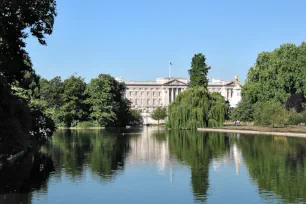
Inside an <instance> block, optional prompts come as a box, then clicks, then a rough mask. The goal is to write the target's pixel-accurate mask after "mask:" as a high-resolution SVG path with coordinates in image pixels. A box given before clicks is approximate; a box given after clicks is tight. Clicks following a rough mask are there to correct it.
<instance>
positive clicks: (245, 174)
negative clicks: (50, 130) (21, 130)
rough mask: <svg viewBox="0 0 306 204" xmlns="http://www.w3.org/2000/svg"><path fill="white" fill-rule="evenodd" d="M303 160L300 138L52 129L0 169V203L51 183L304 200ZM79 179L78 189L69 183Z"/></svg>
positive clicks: (179, 195) (214, 199)
mask: <svg viewBox="0 0 306 204" xmlns="http://www.w3.org/2000/svg"><path fill="white" fill-rule="evenodd" d="M305 162H306V140H305V139H301V138H286V137H276V136H275V137H267V136H249V135H237V134H224V133H200V132H190V131H165V130H163V129H162V128H144V129H141V128H139V129H113V130H90V131H58V132H57V133H56V134H55V135H54V137H53V141H52V142H51V143H50V144H49V145H46V146H44V147H43V148H42V152H40V153H31V152H30V153H29V154H28V155H27V156H26V157H25V158H24V159H23V160H22V161H21V162H20V163H18V164H16V165H13V166H10V167H7V168H5V169H3V170H2V171H0V203H45V202H47V201H49V202H52V201H53V200H54V199H59V198H58V197H54V196H56V195H57V194H56V193H54V189H57V188H59V189H61V191H63V192H65V191H67V190H68V189H73V195H75V197H76V198H74V197H73V196H63V197H61V198H60V199H61V200H60V203H64V202H67V203H70V202H74V203H84V202H88V199H92V198H93V197H94V198H96V200H95V201H96V202H102V201H104V202H107V203H116V201H117V203H121V202H127V203H130V202H133V203H140V201H143V202H145V203H156V202H163V203H169V202H172V201H173V202H174V201H175V200H176V199H177V200H176V201H178V202H183V203H192V202H198V203H221V202H229V203H237V202H238V201H240V202H242V199H243V198H244V197H245V200H244V201H245V202H248V201H253V202H254V203H258V202H272V203H295V202H306V168H305V166H304V165H305V164H306V163H305ZM176 175H177V176H176ZM218 177H222V179H218ZM249 178H251V180H252V182H250V179H249ZM237 183H239V184H237ZM85 184H86V186H87V188H88V189H89V191H86V194H84V189H83V190H81V189H80V188H77V187H78V186H82V185H85ZM223 186H225V187H224V188H225V189H224V190H218V188H219V189H220V188H221V187H223ZM233 186H236V188H239V190H235V191H230V190H231V189H229V188H231V187H233ZM228 187H229V188H228ZM97 188H99V189H100V188H101V189H103V190H101V189H100V190H99V191H98V192H95V191H94V189H97ZM254 189H255V190H254ZM50 192H53V193H52V194H50ZM127 192H128V193H127ZM245 192H246V193H248V197H247V196H243V195H244V193H245ZM148 193H149V194H148ZM161 194H162V195H163V196H159V195H161ZM231 194H235V195H238V196H242V198H239V200H237V196H236V197H235V196H232V195H231ZM242 194H243V195H242ZM65 195H66V194H65ZM108 195H110V196H109V197H108ZM117 195H122V196H117ZM123 195H124V196H123ZM146 195H147V196H146ZM148 195H150V196H148ZM135 199H138V200H135ZM88 203H94V202H88Z"/></svg>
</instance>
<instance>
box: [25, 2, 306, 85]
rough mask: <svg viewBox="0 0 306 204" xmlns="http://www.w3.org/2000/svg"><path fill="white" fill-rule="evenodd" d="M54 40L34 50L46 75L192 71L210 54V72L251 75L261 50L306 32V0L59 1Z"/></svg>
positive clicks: (31, 45) (144, 76) (146, 75)
mask: <svg viewBox="0 0 306 204" xmlns="http://www.w3.org/2000/svg"><path fill="white" fill-rule="evenodd" d="M57 2H58V8H57V10H58V16H57V18H56V21H55V26H54V33H53V34H52V36H49V37H48V38H47V43H48V46H47V47H44V46H40V45H39V44H38V43H37V41H36V40H35V39H33V38H29V39H28V40H27V42H28V45H27V49H28V52H29V53H30V56H31V57H32V61H33V64H34V68H35V69H36V71H37V73H38V74H40V75H41V76H42V77H45V78H47V79H51V78H53V77H55V76H61V77H62V78H64V79H65V78H67V77H69V76H70V75H71V74H73V73H77V74H78V75H81V76H83V77H84V78H85V79H86V81H89V80H90V79H91V78H94V77H96V76H97V75H98V74H100V73H107V74H111V75H112V76H115V77H117V76H122V77H124V78H125V79H128V80H154V79H155V78H157V77H162V76H168V61H169V60H171V61H172V64H173V67H172V73H173V74H172V75H173V76H177V77H188V71H187V70H188V69H189V67H190V63H191V58H192V56H193V55H194V54H195V53H199V52H201V53H203V54H204V55H206V57H207V64H208V65H210V66H211V67H212V69H211V70H210V72H209V78H221V79H234V75H239V76H240V79H241V80H244V79H245V78H246V74H247V72H248V69H249V67H251V66H252V65H253V64H254V62H255V60H256V57H257V54H258V53H260V52H262V51H272V50H273V49H275V48H277V47H279V45H280V44H282V43H295V44H300V43H301V42H302V41H304V40H305V39H306V12H305V8H306V1H305V0H292V1H288V0H269V1H268V0H256V1H255V0H252V1H251V0H214V1H208V0H188V1H187V0H116V1H112V0H108V1H106V0H86V1H84V0H57Z"/></svg>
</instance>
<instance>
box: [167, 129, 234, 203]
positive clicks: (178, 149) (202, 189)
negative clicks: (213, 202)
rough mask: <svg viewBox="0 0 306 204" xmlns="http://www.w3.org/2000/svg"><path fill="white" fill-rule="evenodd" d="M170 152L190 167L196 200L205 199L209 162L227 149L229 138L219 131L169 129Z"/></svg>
mask: <svg viewBox="0 0 306 204" xmlns="http://www.w3.org/2000/svg"><path fill="white" fill-rule="evenodd" d="M168 134H169V149H170V153H171V154H173V155H175V156H176V157H177V159H179V160H182V161H184V162H186V163H187V164H188V165H190V167H191V184H192V188H193V192H194V195H195V197H196V199H197V200H198V201H202V202H204V201H206V193H207V189H208V185H209V184H208V171H209V169H208V168H209V162H210V160H211V159H212V158H214V157H218V156H222V155H223V154H225V153H226V151H227V150H229V139H228V138H227V137H224V136H223V135H222V134H220V133H201V132H190V131H177V132H176V131H171V132H169V133H168Z"/></svg>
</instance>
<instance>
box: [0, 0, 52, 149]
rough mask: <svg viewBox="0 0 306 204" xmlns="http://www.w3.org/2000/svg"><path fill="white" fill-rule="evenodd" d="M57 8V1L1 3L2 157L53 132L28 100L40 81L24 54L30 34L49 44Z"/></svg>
mask: <svg viewBox="0 0 306 204" xmlns="http://www.w3.org/2000/svg"><path fill="white" fill-rule="evenodd" d="M55 8H56V1H55V0H20V1H13V0H2V1H1V2H0V121H4V122H1V125H0V126H1V127H0V149H1V150H0V151H1V153H12V152H16V151H20V150H21V149H24V148H26V147H28V146H29V145H30V143H31V142H33V141H37V140H39V141H45V140H46V139H47V138H49V137H51V135H52V132H53V130H54V124H53V123H52V121H51V120H50V119H49V118H48V117H47V116H46V115H45V114H44V113H43V112H42V110H41V109H40V107H39V108H37V106H36V105H37V104H35V105H31V104H29V103H30V102H29V101H30V100H29V97H30V98H32V97H36V96H37V93H38V90H39V88H38V84H39V83H38V81H39V77H38V76H37V75H36V74H35V71H34V70H33V68H32V63H31V59H30V57H29V56H28V53H27V52H26V50H25V39H26V38H27V37H28V35H29V34H31V35H32V36H34V37H36V38H37V39H38V41H39V42H40V43H41V44H42V45H45V44H46V42H45V40H44V38H45V35H50V34H51V33H52V30H53V23H54V18H55V16H56V11H55ZM12 88H14V89H12ZM20 95H22V96H23V97H21V96H20ZM28 104H29V105H28Z"/></svg>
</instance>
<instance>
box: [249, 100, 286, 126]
mask: <svg viewBox="0 0 306 204" xmlns="http://www.w3.org/2000/svg"><path fill="white" fill-rule="evenodd" d="M254 107H255V108H254V122H255V123H256V124H258V125H272V126H273V127H275V126H282V125H285V124H287V123H288V112H287V111H286V109H285V108H284V107H283V106H282V105H281V103H280V102H278V101H273V100H271V101H266V102H259V103H257V104H256V105H255V106H254Z"/></svg>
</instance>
